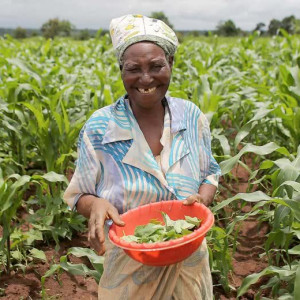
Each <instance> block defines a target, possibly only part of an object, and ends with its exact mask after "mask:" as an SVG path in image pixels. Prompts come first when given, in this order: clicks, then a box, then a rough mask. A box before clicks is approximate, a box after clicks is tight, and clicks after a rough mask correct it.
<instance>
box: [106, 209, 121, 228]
mask: <svg viewBox="0 0 300 300" xmlns="http://www.w3.org/2000/svg"><path fill="white" fill-rule="evenodd" d="M108 215H109V217H110V218H111V219H112V220H113V222H114V223H115V224H116V225H118V226H125V222H124V221H122V219H121V217H120V215H119V213H118V210H117V209H116V208H115V207H114V206H112V207H111V208H110V209H109V211H108Z"/></svg>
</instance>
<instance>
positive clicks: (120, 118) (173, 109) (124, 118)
mask: <svg viewBox="0 0 300 300" xmlns="http://www.w3.org/2000/svg"><path fill="white" fill-rule="evenodd" d="M125 97H126V95H125V96H122V97H121V98H119V99H118V100H117V102H116V103H115V104H113V105H112V106H111V117H110V120H109V122H108V125H107V128H106V131H105V133H104V136H103V144H107V143H112V142H117V141H122V140H131V139H133V135H132V126H133V119H134V116H133V114H132V112H131V109H129V107H127V105H128V104H127V103H126V100H125ZM166 100H167V103H168V107H169V111H170V120H171V133H172V134H175V133H177V132H179V131H181V130H185V129H186V120H185V115H186V114H185V109H186V107H185V105H184V103H183V100H181V99H179V98H173V97H169V96H166Z"/></svg>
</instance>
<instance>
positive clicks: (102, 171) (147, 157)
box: [64, 97, 220, 213]
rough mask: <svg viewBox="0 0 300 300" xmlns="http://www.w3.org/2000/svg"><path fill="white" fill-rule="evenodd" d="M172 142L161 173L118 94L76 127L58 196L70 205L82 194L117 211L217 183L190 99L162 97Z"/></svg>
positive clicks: (202, 121)
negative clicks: (72, 158)
mask: <svg viewBox="0 0 300 300" xmlns="http://www.w3.org/2000/svg"><path fill="white" fill-rule="evenodd" d="M166 100H167V103H168V105H167V107H168V109H169V114H170V122H165V124H164V130H166V129H167V128H169V130H170V132H171V135H172V144H171V148H170V149H169V151H168V153H167V156H166V154H165V153H164V156H163V157H162V159H164V165H166V163H167V171H166V174H163V173H162V170H161V168H160V166H158V164H157V162H156V160H155V158H154V156H153V154H152V152H151V149H150V147H149V145H148V143H147V141H146V139H145V137H144V135H143V133H142V131H141V130H140V128H139V126H138V123H137V121H136V119H135V117H134V115H133V113H132V110H131V108H130V105H129V102H128V100H127V99H126V98H125V97H121V98H120V99H119V100H118V101H117V102H116V103H114V104H112V105H110V106H106V107H104V108H101V109H99V110H97V111H96V112H95V113H94V114H93V115H92V116H91V117H90V119H89V120H88V121H87V122H86V124H85V126H84V127H83V128H82V130H81V133H80V136H79V142H78V160H77V163H76V169H75V173H74V175H73V178H72V180H71V182H70V184H69V186H68V188H67V190H66V191H65V194H64V199H65V201H66V202H67V203H68V205H69V206H70V208H72V209H73V208H74V207H75V205H76V202H77V201H78V199H79V197H80V196H81V195H82V194H92V195H95V196H97V197H101V198H105V199H107V200H108V201H110V202H111V203H112V204H113V205H114V206H115V207H116V208H117V209H118V211H119V213H124V212H126V211H127V210H129V209H131V208H134V207H137V206H139V205H143V204H148V203H150V202H157V201H162V200H169V199H178V200H183V199H185V198H187V197H188V196H190V195H192V194H195V193H197V192H198V189H199V186H200V185H201V184H202V183H208V184H213V185H215V186H217V185H218V177H219V175H220V167H219V165H218V164H217V162H216V161H215V159H214V158H213V156H212V153H211V146H210V144H211V136H210V130H209V124H208V121H207V119H206V117H205V115H204V114H203V113H202V112H201V111H200V109H199V108H198V107H197V106H196V105H195V104H193V103H192V102H190V101H186V100H182V99H178V98H173V97H166Z"/></svg>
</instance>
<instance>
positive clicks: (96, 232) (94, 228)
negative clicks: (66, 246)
mask: <svg viewBox="0 0 300 300" xmlns="http://www.w3.org/2000/svg"><path fill="white" fill-rule="evenodd" d="M77 210H78V212H79V213H81V214H83V215H84V216H86V217H89V232H88V240H89V242H90V246H91V248H93V249H94V250H95V252H96V253H97V254H98V255H103V254H104V253H105V247H104V242H105V233H104V224H105V221H106V220H108V219H111V220H112V221H113V222H114V223H115V224H116V225H118V226H124V225H125V223H124V222H123V221H122V220H121V218H120V215H119V213H118V211H117V209H116V208H115V207H114V206H113V205H112V204H111V203H109V201H107V200H106V199H103V198H97V197H95V196H92V195H84V196H82V197H81V198H80V200H79V201H78V205H77Z"/></svg>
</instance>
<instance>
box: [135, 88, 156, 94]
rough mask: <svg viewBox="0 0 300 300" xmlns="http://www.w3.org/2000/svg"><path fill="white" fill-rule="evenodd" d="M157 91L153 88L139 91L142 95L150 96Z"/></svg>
mask: <svg viewBox="0 0 300 300" xmlns="http://www.w3.org/2000/svg"><path fill="white" fill-rule="evenodd" d="M155 90H156V87H153V88H151V89H138V91H139V92H140V93H142V94H149V93H152V92H154V91H155Z"/></svg>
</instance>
